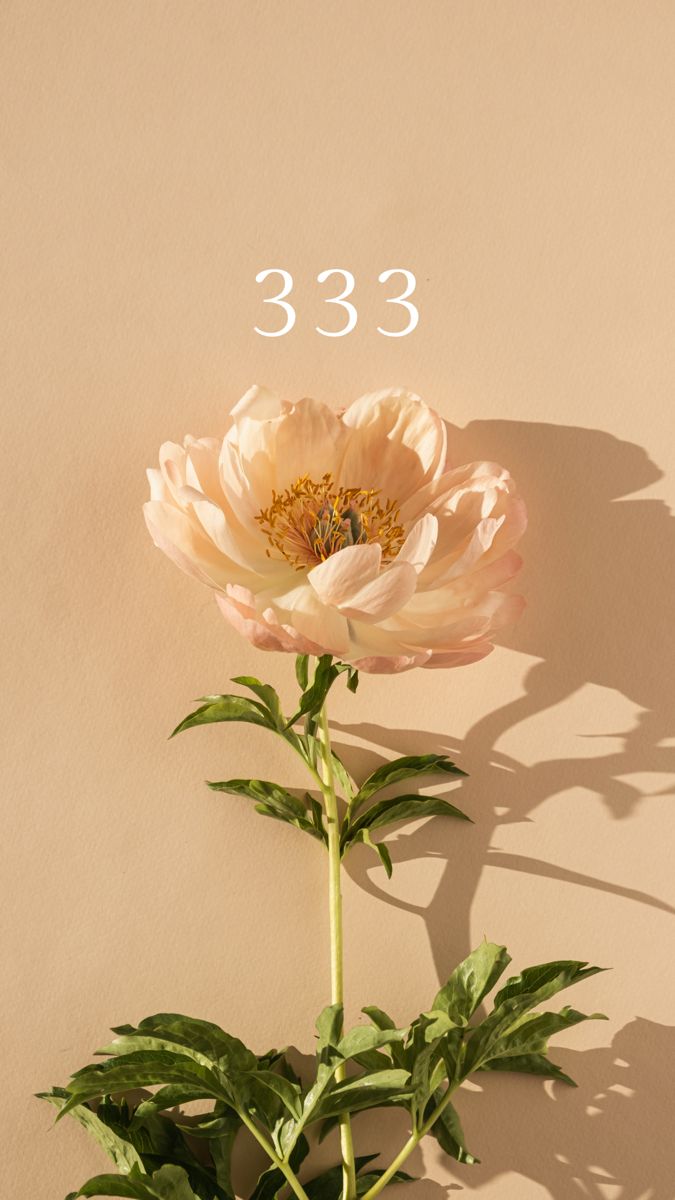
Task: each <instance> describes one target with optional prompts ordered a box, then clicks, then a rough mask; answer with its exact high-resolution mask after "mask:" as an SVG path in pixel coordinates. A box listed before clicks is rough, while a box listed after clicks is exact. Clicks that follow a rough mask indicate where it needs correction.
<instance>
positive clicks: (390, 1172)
mask: <svg viewBox="0 0 675 1200" xmlns="http://www.w3.org/2000/svg"><path fill="white" fill-rule="evenodd" d="M457 1086H458V1085H457V1084H453V1085H452V1086H448V1087H447V1089H446V1091H445V1093H444V1095H443V1099H442V1100H441V1101H440V1103H439V1104H438V1105H437V1106H436V1108H435V1109H434V1110H433V1112H432V1114H431V1116H430V1117H427V1119H426V1121H425V1122H424V1124H423V1125H421V1126H420V1128H419V1129H417V1130H415V1131H413V1133H411V1134H410V1137H409V1138H408V1140H407V1142H406V1143H405V1145H404V1146H402V1147H401V1149H400V1150H399V1152H398V1154H397V1155H396V1158H395V1159H394V1160H393V1162H392V1163H390V1164H389V1166H388V1167H387V1169H386V1171H384V1172H383V1174H382V1175H380V1178H379V1179H376V1180H375V1183H374V1184H373V1185H372V1187H370V1188H368V1191H367V1192H366V1193H365V1194H364V1196H363V1197H362V1200H374V1198H375V1196H378V1195H379V1193H380V1192H381V1191H382V1189H383V1188H386V1186H387V1184H388V1183H389V1182H390V1181H391V1179H393V1177H394V1175H395V1174H396V1172H397V1171H398V1169H399V1167H402V1166H403V1163H404V1162H405V1160H406V1159H407V1158H408V1157H409V1155H411V1154H412V1152H413V1150H414V1149H415V1147H416V1146H417V1144H418V1143H419V1142H421V1140H422V1138H423V1137H424V1136H425V1134H427V1133H428V1132H429V1130H430V1129H431V1127H432V1125H435V1123H436V1121H437V1120H438V1118H439V1117H440V1115H441V1113H442V1112H443V1109H444V1108H447V1106H448V1104H449V1103H450V1097H451V1096H452V1094H453V1092H455V1091H456V1089H457Z"/></svg>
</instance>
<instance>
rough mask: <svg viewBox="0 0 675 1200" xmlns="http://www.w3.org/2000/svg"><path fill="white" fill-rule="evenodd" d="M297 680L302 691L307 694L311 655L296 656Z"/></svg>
mask: <svg viewBox="0 0 675 1200" xmlns="http://www.w3.org/2000/svg"><path fill="white" fill-rule="evenodd" d="M295 678H296V679H297V681H298V683H299V685H300V687H301V689H302V691H303V692H305V691H306V690H307V684H308V682H309V654H296V656H295Z"/></svg>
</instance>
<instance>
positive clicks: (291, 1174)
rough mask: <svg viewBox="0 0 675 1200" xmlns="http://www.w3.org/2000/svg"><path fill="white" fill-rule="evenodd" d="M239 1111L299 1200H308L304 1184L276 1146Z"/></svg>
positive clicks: (245, 1114) (247, 1126) (247, 1116)
mask: <svg viewBox="0 0 675 1200" xmlns="http://www.w3.org/2000/svg"><path fill="white" fill-rule="evenodd" d="M238 1111H239V1116H240V1117H241V1119H242V1121H243V1123H244V1125H245V1126H246V1128H247V1129H248V1130H249V1131H250V1132H251V1133H252V1134H253V1136H254V1138H255V1140H256V1142H258V1143H259V1144H260V1145H261V1146H262V1148H263V1150H264V1151H265V1154H266V1155H267V1156H268V1158H271V1160H272V1162H273V1163H274V1166H275V1167H277V1168H278V1169H279V1170H280V1171H281V1173H282V1175H283V1176H284V1178H285V1179H286V1182H287V1183H288V1185H289V1187H290V1188H291V1189H292V1190H293V1191H294V1192H295V1195H296V1196H297V1200H308V1196H307V1192H306V1191H305V1189H304V1188H303V1186H302V1184H301V1183H300V1180H299V1179H298V1177H297V1175H296V1174H295V1171H294V1170H293V1168H292V1167H291V1166H289V1164H288V1163H287V1162H284V1160H283V1158H280V1157H279V1155H278V1154H277V1153H276V1151H275V1149H274V1146H272V1144H271V1143H270V1142H268V1140H267V1138H266V1137H265V1135H264V1133H262V1132H261V1130H260V1129H258V1126H257V1125H256V1124H255V1122H254V1121H252V1120H251V1118H250V1117H249V1115H248V1113H246V1112H244V1111H243V1110H241V1109H240V1110H238Z"/></svg>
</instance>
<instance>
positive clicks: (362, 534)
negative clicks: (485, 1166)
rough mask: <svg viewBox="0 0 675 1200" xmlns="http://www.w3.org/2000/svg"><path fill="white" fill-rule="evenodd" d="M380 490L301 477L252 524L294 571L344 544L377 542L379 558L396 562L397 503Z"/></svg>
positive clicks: (400, 537)
mask: <svg viewBox="0 0 675 1200" xmlns="http://www.w3.org/2000/svg"><path fill="white" fill-rule="evenodd" d="M379 495H380V493H379V489H378V488H344V487H336V486H335V484H334V483H333V479H332V476H331V475H330V474H326V475H324V476H323V478H322V479H321V480H320V481H319V482H318V483H317V482H316V481H315V480H313V479H311V478H310V476H309V475H301V476H300V478H299V479H296V481H295V483H293V484H291V486H290V487H289V488H286V490H285V491H283V492H275V491H273V492H272V503H271V504H270V506H269V508H264V509H262V510H261V511H260V512H259V513H258V515H257V517H256V521H257V522H258V523H259V525H260V526H261V528H262V530H263V532H264V533H265V534H266V536H267V540H268V542H269V543H270V546H271V547H272V549H273V550H277V551H278V552H279V553H280V554H281V555H282V556H283V557H284V558H285V559H286V560H287V561H288V562H289V563H291V565H292V566H294V567H295V568H296V570H302V568H303V567H313V566H316V564H317V563H320V562H325V560H326V559H327V558H329V557H330V555H331V554H337V552H338V550H343V549H344V547H345V546H359V545H363V544H364V543H365V542H378V543H379V544H380V546H381V547H382V556H383V558H385V559H387V558H394V557H395V556H396V555H397V554H398V551H399V550H400V549H401V546H402V545H403V542H404V541H405V530H404V529H403V526H402V525H400V524H399V510H398V508H397V506H396V503H395V501H393V500H386V501H384V502H382V501H381V500H380V499H379ZM267 553H268V555H270V556H271V551H270V550H268V551H267Z"/></svg>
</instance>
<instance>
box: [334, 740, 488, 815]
mask: <svg viewBox="0 0 675 1200" xmlns="http://www.w3.org/2000/svg"><path fill="white" fill-rule="evenodd" d="M429 774H435V775H455V776H465V775H466V771H462V770H460V768H459V767H456V766H455V764H454V763H453V762H451V761H450V759H449V758H448V756H447V755H446V754H406V755H404V756H403V757H402V758H394V759H393V760H392V761H391V762H388V763H383V764H382V766H381V767H378V768H377V770H376V771H373V773H372V774H371V775H369V776H368V778H367V779H366V781H365V783H363V784H362V785H361V787H360V788H359V790H358V792H357V794H356V797H355V799H354V806H353V810H352V811H353V812H356V810H357V809H358V808H360V807H361V805H362V804H364V803H365V801H366V800H369V799H370V797H371V796H372V795H374V793H375V792H379V791H380V790H381V789H382V788H385V787H389V786H390V784H393V783H400V782H401V781H402V780H404V779H412V778H413V777H414V776H416V775H429Z"/></svg>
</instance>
